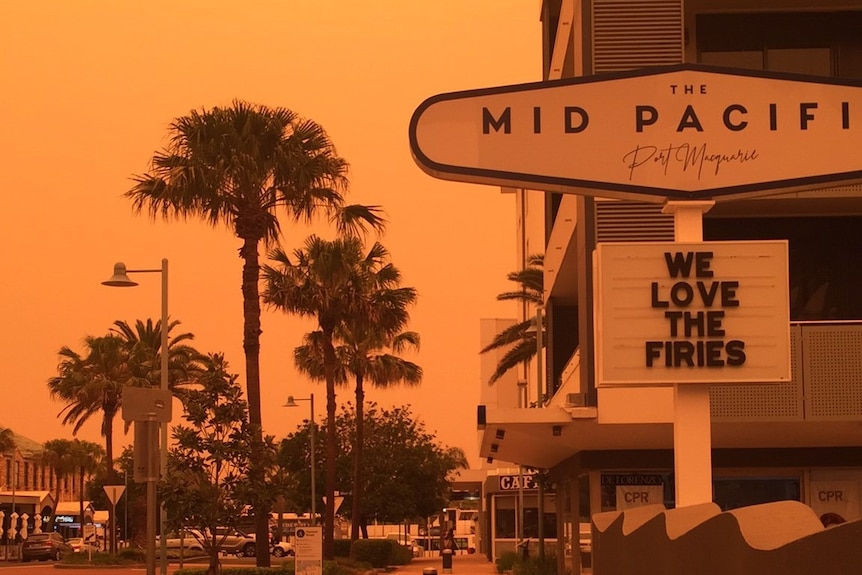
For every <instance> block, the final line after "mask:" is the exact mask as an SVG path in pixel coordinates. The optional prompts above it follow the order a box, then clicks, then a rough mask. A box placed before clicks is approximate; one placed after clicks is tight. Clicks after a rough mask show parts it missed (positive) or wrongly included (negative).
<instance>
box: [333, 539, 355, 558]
mask: <svg viewBox="0 0 862 575" xmlns="http://www.w3.org/2000/svg"><path fill="white" fill-rule="evenodd" d="M333 543H334V544H335V549H334V552H335V556H336V557H350V544H351V543H352V541H350V539H336V540H335V541H334V542H333Z"/></svg>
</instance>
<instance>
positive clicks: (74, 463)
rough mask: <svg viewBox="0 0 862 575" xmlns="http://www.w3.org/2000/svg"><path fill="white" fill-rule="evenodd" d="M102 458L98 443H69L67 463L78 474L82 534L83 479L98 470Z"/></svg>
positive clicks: (80, 441)
mask: <svg viewBox="0 0 862 575" xmlns="http://www.w3.org/2000/svg"><path fill="white" fill-rule="evenodd" d="M104 457H105V450H104V448H102V446H101V445H99V444H98V443H93V442H92V441H85V440H81V439H75V440H74V441H72V443H71V446H70V449H69V458H68V463H69V466H70V467H71V468H72V469H74V470H75V471H76V472H77V474H78V486H79V492H78V510H79V511H78V513H79V514H78V517H80V518H81V519H80V520H81V530H82V533H83V529H84V479H85V478H86V477H87V476H88V475H93V474H94V473H95V472H96V470H98V469H99V467H100V466H101V464H102V459H104ZM112 525H113V523H112Z"/></svg>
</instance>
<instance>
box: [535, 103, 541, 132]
mask: <svg viewBox="0 0 862 575" xmlns="http://www.w3.org/2000/svg"><path fill="white" fill-rule="evenodd" d="M533 133H534V134H541V133H542V109H541V108H540V107H539V106H534V107H533Z"/></svg>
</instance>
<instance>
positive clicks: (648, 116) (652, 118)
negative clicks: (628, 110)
mask: <svg viewBox="0 0 862 575" xmlns="http://www.w3.org/2000/svg"><path fill="white" fill-rule="evenodd" d="M657 121H658V110H656V109H655V108H653V107H652V106H635V131H636V132H638V133H640V132H643V131H644V126H652V125H653V124H655V123H656V122H657Z"/></svg>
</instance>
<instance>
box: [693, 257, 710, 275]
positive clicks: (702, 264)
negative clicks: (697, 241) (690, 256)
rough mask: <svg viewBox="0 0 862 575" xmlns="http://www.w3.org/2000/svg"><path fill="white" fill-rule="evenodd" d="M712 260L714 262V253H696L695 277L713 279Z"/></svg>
mask: <svg viewBox="0 0 862 575" xmlns="http://www.w3.org/2000/svg"><path fill="white" fill-rule="evenodd" d="M710 260H712V252H695V254H694V275H695V277H699V278H711V277H712V275H713V274H712V270H711V269H709V264H710Z"/></svg>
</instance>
